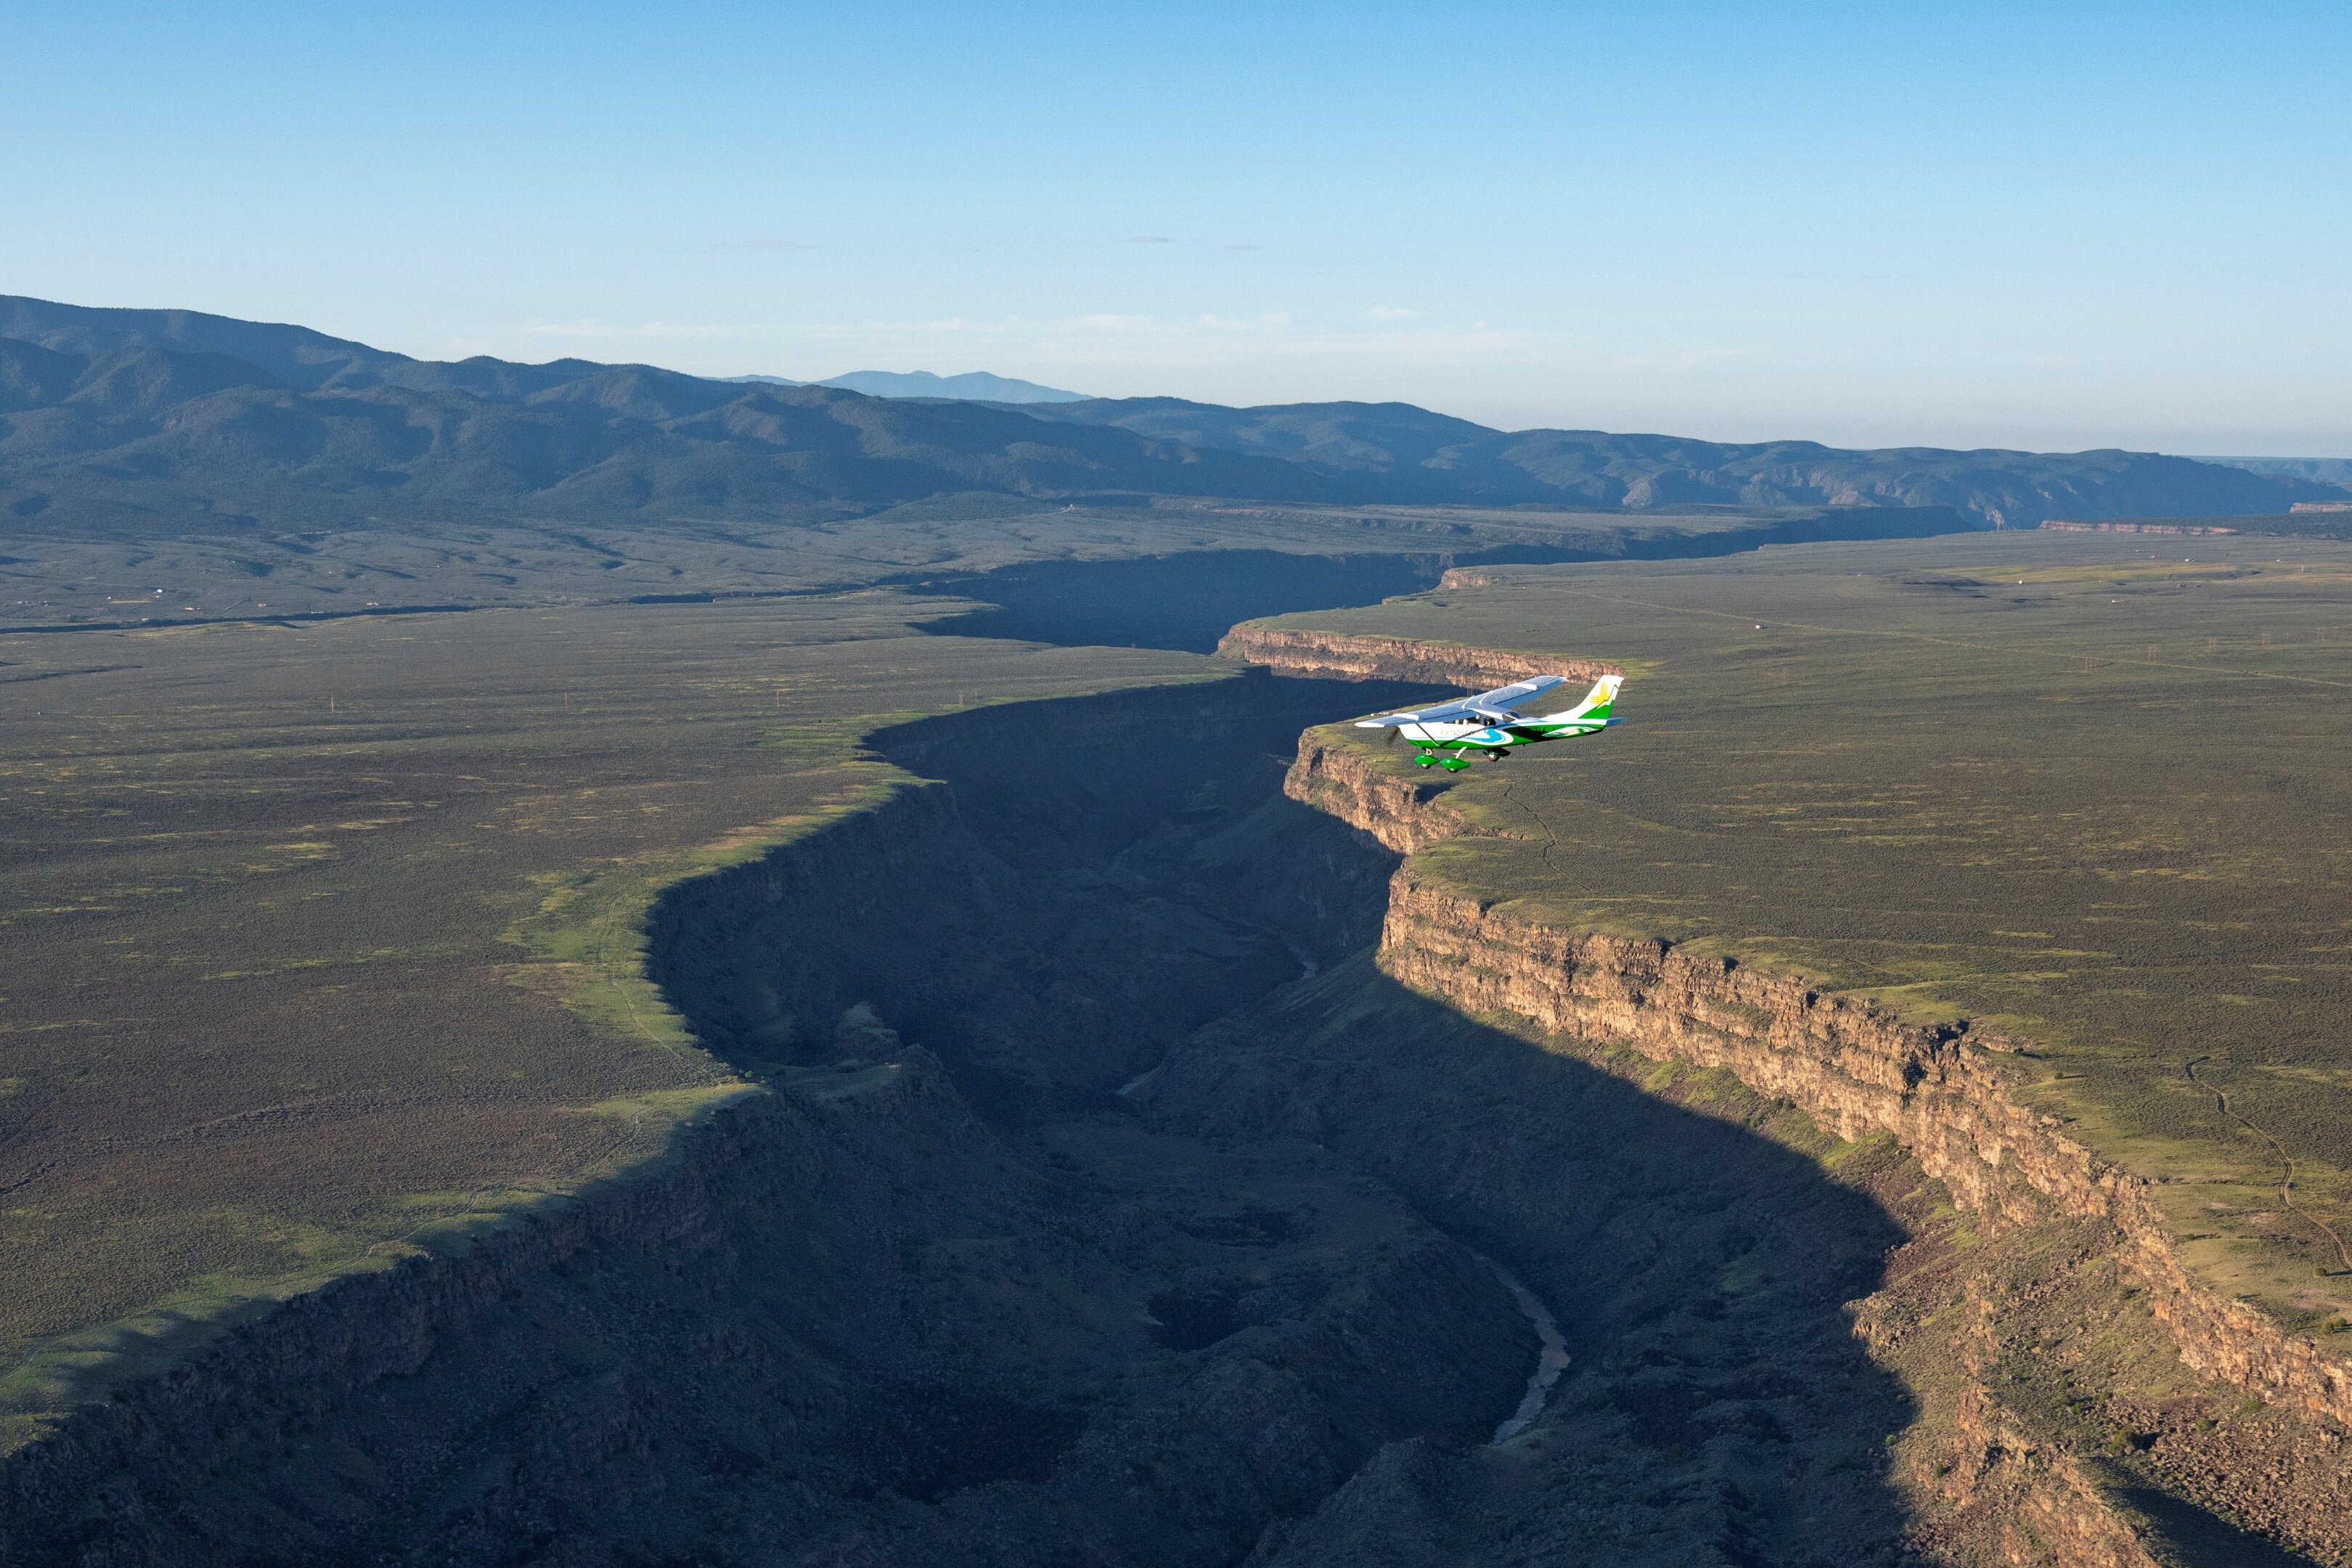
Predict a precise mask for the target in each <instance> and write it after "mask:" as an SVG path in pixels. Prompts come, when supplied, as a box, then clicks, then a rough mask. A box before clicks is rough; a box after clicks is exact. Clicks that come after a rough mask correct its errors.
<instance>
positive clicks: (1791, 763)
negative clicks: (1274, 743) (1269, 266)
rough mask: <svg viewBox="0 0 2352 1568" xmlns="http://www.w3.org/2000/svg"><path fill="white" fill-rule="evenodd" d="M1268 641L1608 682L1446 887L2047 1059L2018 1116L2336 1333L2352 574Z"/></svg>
mask: <svg viewBox="0 0 2352 1568" xmlns="http://www.w3.org/2000/svg"><path fill="white" fill-rule="evenodd" d="M1272 624H1276V625H1285V626H1316V627H1320V628H1324V629H1327V630H1333V631H1349V632H1363V633H1381V634H1391V635H1402V636H1407V637H1423V638H1430V639H1433V640H1440V641H1450V642H1456V643H1463V644H1468V645H1473V646H1479V647H1507V648H1525V649H1528V650H1530V651H1531V652H1535V653H1538V654H1540V653H1541V652H1545V651H1550V652H1558V653H1562V654H1572V655H1576V656H1580V657H1587V658H1602V659H1609V660H1614V661H1617V662H1619V663H1620V664H1622V667H1623V668H1625V669H1626V670H1627V671H1628V672H1629V673H1630V677H1631V679H1629V680H1628V682H1627V685H1626V689H1625V693H1624V696H1623V697H1622V699H1621V700H1620V702H1619V705H1618V711H1619V713H1620V715H1621V716H1622V718H1623V719H1624V721H1625V723H1624V726H1623V728H1622V729H1620V730H1617V731H1612V732H1611V733H1610V734H1608V735H1606V736H1603V737H1601V738H1599V739H1596V740H1591V741H1586V742H1576V743H1574V744H1568V745H1558V746H1549V747H1542V748H1538V749H1535V750H1532V751H1530V752H1527V753H1525V754H1523V755H1520V756H1517V757H1514V758H1512V759H1510V760H1508V761H1507V762H1506V763H1488V764H1482V771H1481V772H1479V773H1474V774H1471V775H1467V776H1466V782H1465V783H1464V784H1461V785H1460V786H1459V787H1458V788H1456V789H1455V790H1454V792H1453V793H1452V795H1450V796H1449V797H1448V798H1449V801H1450V803H1451V804H1452V805H1454V806H1456V807H1457V808H1458V809H1460V810H1462V811H1464V812H1465V813H1466V814H1467V815H1469V816H1472V817H1473V818H1474V819H1475V820H1477V821H1478V822H1480V823H1481V824H1482V825H1484V826H1487V827H1489V828H1491V829H1493V830H1495V832H1496V834H1498V835H1500V836H1499V837H1468V838H1461V839H1456V840H1454V841H1451V842H1448V843H1445V844H1444V845H1441V846H1439V847H1436V848H1435V849H1433V850H1431V851H1428V852H1427V853H1426V854H1425V856H1424V857H1423V864H1425V865H1427V866H1428V867H1429V868H1432V869H1433V871H1435V872H1436V873H1438V874H1440V875H1442V876H1444V877H1446V878H1448V879H1453V880H1455V881H1457V882H1459V883H1460V884H1463V885H1465V886H1466V887H1470V888H1475V889H1478V890H1480V891H1482V892H1485V893H1486V894H1488V895H1490V896H1500V897H1503V898H1507V899H1512V900H1523V901H1524V902H1525V903H1526V904H1527V905H1528V906H1529V907H1530V910H1531V912H1535V913H1538V914H1540V915H1542V916H1544V917H1546V918H1549V919H1552V920H1556V921H1560V922H1563V923H1566V924H1570V925H1573V926H1578V927H1583V928H1590V929H1600V930H1606V931H1616V932H1621V933H1626V934H1636V935H1643V936H1651V935H1655V936H1664V937H1668V938H1672V939H1675V940H1677V941H1682V942H1700V943H1704V944H1706V945H1707V946H1709V947H1713V948H1716V949H1719V950H1720V951H1723V952H1727V953H1736V954H1738V955H1739V956H1740V957H1741V958H1743V959H1744V960H1746V961H1748V962H1754V963H1769V964H1771V965H1773V966H1776V967H1778V968H1780V969H1781V970H1783V971H1788V972H1794V973H1801V974H1803V975H1805V976H1807V977H1809V978H1811V979H1814V980H1817V981H1819V982H1820V983H1822V984H1827V985H1830V986H1833V987H1836V988H1840V989H1843V990H1847V991H1851V992H1855V993H1861V994H1868V995H1871V996H1874V997H1876V998H1878V999H1880V1000H1881V1001H1883V1002H1885V1003H1887V1004H1889V1005H1895V1006H1896V1007H1898V1008H1901V1009H1903V1010H1905V1011H1906V1012H1908V1013H1913V1014H1916V1015H1918V1016H1922V1017H1948V1016H1968V1017H1970V1018H1974V1019H1977V1020H1980V1021H1983V1022H1986V1023H1990V1024H1994V1025H1997V1026H2000V1027H2001V1028H2004V1029H2006V1030H2008V1031H2009V1032H2011V1033H2012V1034H2014V1035H2016V1036H2019V1037H2023V1038H2024V1039H2025V1040H2027V1041H2028V1042H2029V1043H2030V1046H2031V1050H2032V1054H2031V1055H2030V1056H2027V1057H2025V1058H2019V1060H2018V1064H2017V1066H2018V1071H2019V1074H2020V1078H2021V1084H2022V1086H2023V1092H2024V1093H2025V1094H2026V1095H2027V1096H2028V1097H2029V1098H2030V1100H2032V1102H2033V1103H2034V1104H2036V1105H2038V1106H2039V1107H2040V1108H2042V1110H2043V1111H2044V1112H2045V1113H2047V1114H2050V1115H2053V1116H2056V1117H2059V1118H2062V1119H2063V1120H2064V1121H2066V1122H2068V1123H2070V1124H2071V1127H2070V1131H2072V1132H2073V1133H2074V1135H2076V1136H2078V1137H2080V1138H2082V1139H2084V1140H2085V1141H2086V1142H2089V1143H2090V1144H2092V1145H2093V1146H2094V1147H2095V1148H2097V1149H2098V1150H2100V1151H2102V1152H2105V1154H2107V1155H2109V1156H2112V1157H2113V1158H2115V1159H2116V1160H2117V1161H2119V1162H2121V1163H2123V1164H2124V1165H2125V1166H2126V1167H2127V1168H2129V1169H2131V1170H2134V1171H2136V1172H2138V1173H2143V1174H2145V1175H2147V1176H2149V1177H2151V1178H2153V1179H2155V1180H2156V1181H2157V1182H2158V1188H2157V1193H2158V1198H2159V1201H2160V1203H2161V1204H2162V1205H2163V1207H2164V1209H2165V1211H2166V1213H2167V1215H2168V1217H2169V1219H2170V1220H2171V1221H2172V1222H2173V1223H2174V1224H2175V1225H2176V1226H2177V1227H2178V1229H2179V1234H2180V1235H2181V1236H2182V1237H2184V1238H2186V1239H2187V1242H2188V1247H2187V1250H2188V1253H2189V1257H2190V1258H2192V1260H2193V1261H2194V1263H2195V1264H2196V1265H2197V1266H2198V1267H2199V1268H2201V1269H2203V1270H2204V1271H2206V1272H2207V1273H2208V1274H2209V1276H2210V1277H2211V1278H2213V1279H2216V1281H2217V1282H2218V1283H2221V1284H2222V1285H2223V1286H2224V1287H2225V1288H2227V1289H2231V1290H2234V1291H2236V1292H2238V1293H2240V1294H2242V1295H2244V1296H2247V1297H2249V1298H2251V1299H2253V1300H2258V1301H2260V1302H2261V1303H2262V1304H2263V1306H2265V1307H2266V1308H2267V1309H2268V1310H2272V1311H2273V1312H2274V1313H2277V1314H2278V1315H2280V1316H2281V1317H2282V1318H2284V1319H2285V1320H2287V1321H2290V1322H2291V1323H2294V1324H2296V1325H2298V1326H2304V1327H2310V1328H2315V1329H2317V1330H2320V1331H2339V1332H2340V1331H2342V1329H2343V1324H2344V1320H2345V1317H2346V1315H2347V1312H2352V1250H2347V1244H2352V1038H2347V1021H2352V875H2348V873H2352V770H2347V759H2352V546H2347V545H2345V544H2342V543H2337V542H2323V541H2310V540H2292V539H2279V538H2222V537H2196V538H2149V537H2135V536H2129V535H2121V536H2117V535H2094V534H2049V533H2016V532H2011V533H1996V534H1979V535H1970V536H1960V537H1948V538H1943V539H1937V540H1933V541H1921V542H1882V543H1872V544H1863V545H1846V544H1819V545H1804V546H1797V547H1792V548H1788V549H1772V550H1767V551H1764V552H1759V553H1757V554H1751V555H1747V556H1741V557H1728V558H1723V559H1718V560H1713V561H1706V562H1691V563H1618V564H1609V565H1571V566H1549V567H1525V568H1508V569H1501V570H1495V571H1482V572H1481V573H1479V574H1475V577H1474V578H1473V579H1472V582H1471V583H1470V584H1467V585H1464V586H1459V587H1454V588H1450V589H1443V590H1439V591H1436V592H1432V593H1428V594H1423V595H1415V596H1412V597H1408V598H1403V599H1396V600H1391V601H1390V602H1389V603H1387V604H1384V605H1380V606H1378V607H1376V608H1370V609H1364V610H1358V611H1338V612H1328V613H1322V614H1318V615H1315V616H1290V617H1284V618H1281V619H1279V620H1277V621H1276V622H1274V623H1272ZM1541 663H1542V661H1541V658H1539V657H1538V658H1531V659H1530V660H1529V668H1531V669H1533V668H1540V667H1541ZM1337 733H1338V734H1339V738H1340V739H1341V740H1342V742H1344V743H1354V741H1353V733H1354V732H1352V731H1339V732H1337ZM1376 754H1380V755H1383V756H1384V757H1385V758H1386V759H1387V763H1386V765H1389V766H1392V767H1395V768H1397V769H1398V770H1400V771H1402V772H1404V773H1411V772H1412V766H1411V762H1410V758H1411V752H1409V751H1408V750H1406V749H1405V748H1402V747H1397V748H1394V749H1391V750H1389V751H1387V752H1376Z"/></svg>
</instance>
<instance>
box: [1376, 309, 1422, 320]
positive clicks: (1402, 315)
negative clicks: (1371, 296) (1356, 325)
mask: <svg viewBox="0 0 2352 1568" xmlns="http://www.w3.org/2000/svg"><path fill="white" fill-rule="evenodd" d="M1364 314H1365V315H1367V316H1369V317H1370V318H1371V319H1372V320H1373V321H1419V320H1421V312H1420V311H1419V310H1405V309H1403V308H1402V307H1401V306H1396V305H1375V306H1373V307H1372V308H1371V309H1370V310H1367V311H1365V312H1364Z"/></svg>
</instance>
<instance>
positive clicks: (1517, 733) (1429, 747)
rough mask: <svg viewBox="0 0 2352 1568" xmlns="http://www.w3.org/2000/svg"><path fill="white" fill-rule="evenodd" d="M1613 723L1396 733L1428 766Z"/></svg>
mask: <svg viewBox="0 0 2352 1568" xmlns="http://www.w3.org/2000/svg"><path fill="white" fill-rule="evenodd" d="M1610 722H1611V721H1609V720H1607V719H1572V720H1543V719H1525V720H1521V721H1519V722H1517V723H1516V724H1479V723H1466V724H1400V725H1398V726H1397V732H1398V733H1399V734H1401V735H1402V736H1403V737H1404V738H1405V739H1406V740H1408V741H1411V742H1413V743H1414V744H1415V745H1417V746H1419V747H1420V748H1421V750H1422V756H1421V758H1420V761H1421V762H1422V763H1423V764H1424V765H1426V764H1428V763H1434V762H1436V761H1437V760H1438V759H1439V758H1440V757H1441V756H1443V755H1445V754H1447V753H1451V754H1452V755H1453V756H1454V757H1462V756H1465V755H1469V754H1473V753H1477V752H1488V753H1493V754H1496V755H1500V754H1502V753H1504V752H1509V751H1511V750H1512V749H1514V748H1515V747H1518V746H1531V745H1534V744H1536V743H1537V742H1542V741H1565V740H1570V739H1572V738H1573V737H1575V736H1578V735H1591V734H1594V733H1597V732H1598V731H1601V730H1605V729H1607V728H1608V727H1609V724H1610Z"/></svg>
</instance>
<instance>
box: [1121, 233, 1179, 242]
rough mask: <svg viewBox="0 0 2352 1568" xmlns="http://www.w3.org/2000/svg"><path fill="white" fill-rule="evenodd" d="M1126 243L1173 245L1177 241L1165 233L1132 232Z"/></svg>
mask: <svg viewBox="0 0 2352 1568" xmlns="http://www.w3.org/2000/svg"><path fill="white" fill-rule="evenodd" d="M1125 243H1127V244H1129V245H1173V244H1175V243H1176V242H1175V241H1174V240H1172V239H1171V238H1169V237H1167V236H1166V235H1164V234H1130V235H1129V236H1128V237H1127V239H1126V241H1125Z"/></svg>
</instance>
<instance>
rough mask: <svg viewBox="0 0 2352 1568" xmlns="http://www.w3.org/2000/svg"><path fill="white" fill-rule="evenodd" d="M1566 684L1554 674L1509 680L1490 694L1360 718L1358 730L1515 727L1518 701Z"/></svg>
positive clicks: (1357, 723) (1536, 696) (1482, 692)
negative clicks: (1429, 726) (1406, 726)
mask: <svg viewBox="0 0 2352 1568" xmlns="http://www.w3.org/2000/svg"><path fill="white" fill-rule="evenodd" d="M1566 684H1567V681H1566V680H1565V679H1564V678H1562V677H1560V676H1557V675H1538V676H1536V677H1535V678H1533V679H1528V680H1517V681H1513V682H1512V683H1511V684H1510V685H1508V686H1498V687H1496V688H1495V689H1494V690H1492V691H1481V692H1480V693H1478V695H1477V696H1475V697H1465V698H1462V699H1459V700H1456V701H1453V702H1441V703H1439V704H1438V705H1437V706H1436V707H1434V708H1423V709H1420V710H1417V711H1414V712H1412V713H1390V714H1387V715H1385V716H1383V717H1381V718H1378V719H1360V720H1358V721H1356V728H1358V729H1359V730H1388V729H1393V728H1395V727H1396V726H1397V725H1399V724H1468V723H1474V722H1475V723H1480V724H1516V723H1517V722H1518V719H1519V716H1518V714H1517V713H1516V712H1515V711H1513V710H1515V709H1516V708H1517V707H1518V705H1519V704H1520V703H1522V702H1526V701H1529V700H1533V699H1535V698H1538V697H1540V696H1542V695H1543V694H1544V693H1545V692H1547V691H1549V690H1551V689H1553V688H1554V687H1558V686H1564V685H1566Z"/></svg>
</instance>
